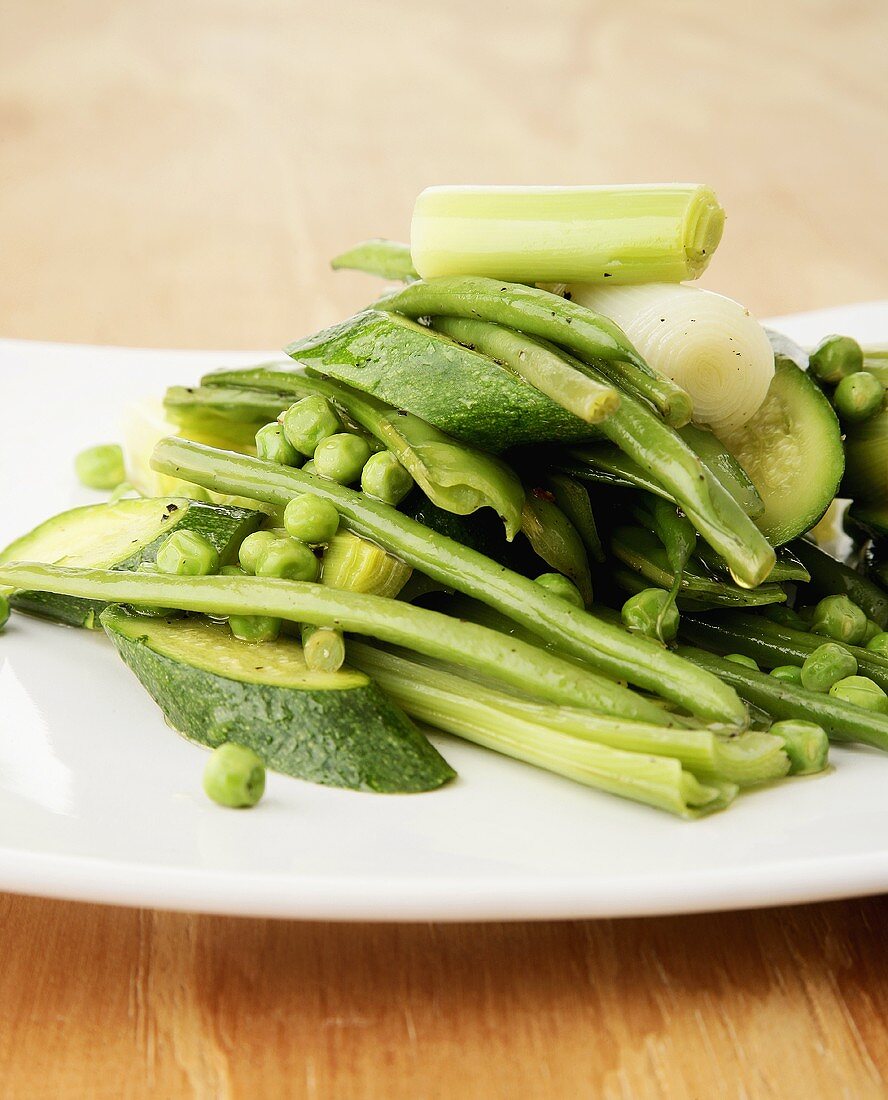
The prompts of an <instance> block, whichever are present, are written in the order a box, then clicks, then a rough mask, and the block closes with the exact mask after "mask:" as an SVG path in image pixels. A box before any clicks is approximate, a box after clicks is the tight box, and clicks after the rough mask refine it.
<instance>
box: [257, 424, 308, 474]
mask: <svg viewBox="0 0 888 1100" xmlns="http://www.w3.org/2000/svg"><path fill="white" fill-rule="evenodd" d="M256 454H257V455H258V456H259V458H264V459H265V460H266V461H267V462H277V463H279V464H280V465H281V466H298V465H299V457H300V456H299V453H298V452H297V450H296V448H295V447H293V446H292V445H291V444H290V442H289V441H288V440H287V438H286V436H285V435H284V429H283V428H282V427H281V426H280V424H266V425H265V426H264V427H263V428H260V429H259V431H258V432H256Z"/></svg>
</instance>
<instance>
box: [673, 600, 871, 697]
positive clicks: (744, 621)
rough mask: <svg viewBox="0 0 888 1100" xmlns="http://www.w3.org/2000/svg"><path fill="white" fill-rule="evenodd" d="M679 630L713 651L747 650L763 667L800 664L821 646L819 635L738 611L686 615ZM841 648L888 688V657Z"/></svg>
mask: <svg viewBox="0 0 888 1100" xmlns="http://www.w3.org/2000/svg"><path fill="white" fill-rule="evenodd" d="M681 633H682V638H683V639H686V640H687V641H689V642H691V643H693V644H694V645H699V646H702V647H704V648H706V649H711V650H712V651H713V652H716V653H729V652H738V653H746V654H747V655H748V656H750V657H753V658H755V660H756V661H757V662H758V664H759V665H760V666H762V667H764V668H773V667H774V666H776V665H783V664H787V663H788V662H793V663H795V664H797V665H801V664H802V663H803V662H804V660H805V658H806V657H808V656H809V654H811V653H813V652H814V650H815V649H817V648H818V647H819V646H821V645H823V638H822V636H821V635H818V634H809V633H806V632H805V631H802V630H793V629H792V628H791V627H788V626H781V625H779V624H778V623H772V622H768V620H767V619H765V618H764V617H763V616H761V615H749V614H743V613H742V612H737V611H729V612H725V613H724V614H722V615H719V616H718V619H717V620H716V619H715V618H709V619H703V618H699V617H697V616H694V617H690V616H685V617H684V618H683V619H682V631H681ZM834 644H836V645H840V644H841V643H838V642H836V643H834ZM842 648H844V649H845V650H846V651H847V652H848V653H850V654H851V656H852V657H853V658H854V659H855V660H856V661H857V665H858V669H859V671H860V672H861V673H862V674H863V675H865V676H869V677H870V679H872V680H875V681H876V683H877V684H878V685H879V686H880V687H883V688H885V689H886V690H888V657H886V656H883V655H882V654H880V653H876V652H872V651H870V650H867V649H861V648H860V647H859V646H850V645H844V646H843V647H842Z"/></svg>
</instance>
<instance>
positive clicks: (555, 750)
mask: <svg viewBox="0 0 888 1100" xmlns="http://www.w3.org/2000/svg"><path fill="white" fill-rule="evenodd" d="M368 648H369V647H366V646H364V647H362V650H363V651H364V652H365V654H366V651H367V650H368ZM360 663H361V664H364V665H366V667H371V668H373V669H374V672H373V676H374V678H375V679H377V682H378V683H379V684H380V686H382V687H383V688H384V689H385V690H386V691H387V692H388V693H389V694H391V696H392V698H393V699H395V701H396V702H398V703H399V705H401V706H402V707H403V708H404V709H405V710H406V711H407V712H408V713H409V714H411V715H412V716H413V717H414V718H417V719H419V720H420V721H422V722H425V723H427V724H428V725H431V726H435V727H436V728H437V729H442V730H446V731H447V732H448V733H453V734H456V735H457V736H458V737H463V738H465V740H467V741H472V742H474V744H476V745H483V746H484V747H485V748H489V749H493V750H494V751H495V752H500V753H503V754H504V755H505V756H511V757H513V758H514V759H516V760H522V761H524V762H525V763H527V764H533V765H535V766H536V767H539V768H544V769H545V770H546V771H551V772H555V773H556V774H557V775H562V776H564V777H565V778H567V779H573V780H574V781H575V782H577V783H583V784H585V785H586V786H589V787H594V788H596V789H598V790H603V791H608V792H609V793H611V794H616V795H620V796H621V797H623V798H631V799H633V800H634V801H636V802H642V803H644V804H645V805H648V806H653V807H655V808H657V809H661V810H668V811H669V812H671V813H674V814H678V815H679V816H680V817H686V818H692V817H698V816H699V815H700V814H702V813H708V812H710V811H712V810H720V809H722V808H723V807H724V806H726V805H728V803H730V802H731V801H732V800H733V798H734V796H735V795H736V793H737V786H736V785H735V784H733V783H730V782H726V781H718V780H715V781H710V782H709V783H702V782H701V781H700V780H699V779H697V778H696V777H695V776H694V775H693V774H692V773H691V772H690V771H685V770H684V768H683V767H682V765H681V763H680V762H679V761H678V760H676V759H674V758H672V757H668V756H658V755H654V754H652V753H651V752H649V751H645V752H644V753H638V752H627V751H625V750H623V749H616V748H612V747H611V746H609V745H606V744H603V743H602V742H601V741H595V740H588V739H586V738H583V737H574V736H572V735H571V734H569V733H563V732H561V731H560V730H557V729H554V728H552V727H551V726H548V725H545V724H543V723H541V722H539V721H537V720H535V718H536V716H533V715H531V714H529V713H525V714H524V716H519V715H516V714H515V713H504V712H503V711H501V710H500V709H499V706H498V705H497V703H498V700H497V699H496V698H494V700H493V701H492V702H491V701H489V700H487V699H485V698H484V693H483V689H479V688H478V686H477V685H476V684H474V683H472V684H467V683H466V682H465V681H463V680H461V679H460V678H459V677H458V676H450V675H448V674H446V673H440V672H438V673H434V674H432V675H429V674H428V670H423V671H424V672H425V675H424V676H422V680H421V681H418V680H412V679H411V677H412V676H413V675H414V672H413V666H412V665H411V662H404V663H403V664H402V665H401V666H400V669H399V671H398V672H396V673H391V672H386V671H383V670H382V669H381V668H380V662H379V661H378V660H376V659H375V656H371V655H366V656H365V657H364V658H363V659H362V660H361V661H360ZM394 663H395V664H396V665H397V659H394ZM405 666H406V668H405ZM408 669H409V670H410V671H408ZM775 740H776V739H775ZM781 755H782V753H781ZM784 759H785V757H784ZM787 767H788V762H787ZM784 771H785V768H784Z"/></svg>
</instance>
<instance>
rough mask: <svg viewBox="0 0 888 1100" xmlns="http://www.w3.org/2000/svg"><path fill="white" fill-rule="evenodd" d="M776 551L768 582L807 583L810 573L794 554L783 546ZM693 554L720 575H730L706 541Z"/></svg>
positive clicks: (721, 559) (724, 564)
mask: <svg viewBox="0 0 888 1100" xmlns="http://www.w3.org/2000/svg"><path fill="white" fill-rule="evenodd" d="M776 552H777V560H776V561H775V562H774V568H773V569H772V570H771V572H770V573H769V574H768V582H769V583H770V584H782V583H783V582H784V581H793V582H794V583H795V584H807V583H808V582H809V581H810V580H811V574H810V573H809V572H808V570H807V569H806V568H805V566H804V565H802V563H801V562H800V561H799V559H798V558H797V557H796V556H795V554H793V553H792V552H791V551H790V550H788V549H787V548H786V547H785V546H779V547H777V548H776ZM695 556H696V557H697V558H699V560H700V561H702V562H703V564H704V565H706V567H707V568H708V569H711V570H712V571H713V572H714V573H719V574H720V575H721V576H725V577H727V576H730V570H729V569H728V566H727V563H726V562H725V561H724V559H723V558H720V557H719V556H718V554H716V553H715V551H714V550H713V549H712V547H711V546H708V545H707V544H706V543H701V544H700V545H699V546H698V547H697V552H696V555H695Z"/></svg>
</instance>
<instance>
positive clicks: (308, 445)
mask: <svg viewBox="0 0 888 1100" xmlns="http://www.w3.org/2000/svg"><path fill="white" fill-rule="evenodd" d="M316 388H317V387H315V386H314V385H312V386H311V389H316ZM281 426H282V428H283V430H284V435H285V436H286V437H287V440H288V442H289V443H290V445H291V446H292V447H294V448H295V449H296V450H297V451H301V452H302V454H304V455H313V454H314V453H315V451H316V450H317V448H318V445H319V444H320V443H321V442H322V441H323V440H325V439H326V438H327V437H328V436H331V435H335V434H336V433H337V432H338V431H340V430H341V429H342V424H341V422H340V420H339V417H338V416H337V415H336V411H335V409H334V408H333V406H332V405H331V404H330V402H329V401H328V400H327V398H326V397H323V396H321V394H319V393H310V394H309V395H308V396H307V397H303V398H302V399H301V400H300V401H297V402H296V404H295V405H291V406H290V408H289V409H287V411H286V412H285V413H283V414H282V415H281ZM289 465H291V466H292V465H295V463H290V464H289Z"/></svg>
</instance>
